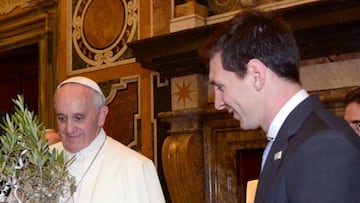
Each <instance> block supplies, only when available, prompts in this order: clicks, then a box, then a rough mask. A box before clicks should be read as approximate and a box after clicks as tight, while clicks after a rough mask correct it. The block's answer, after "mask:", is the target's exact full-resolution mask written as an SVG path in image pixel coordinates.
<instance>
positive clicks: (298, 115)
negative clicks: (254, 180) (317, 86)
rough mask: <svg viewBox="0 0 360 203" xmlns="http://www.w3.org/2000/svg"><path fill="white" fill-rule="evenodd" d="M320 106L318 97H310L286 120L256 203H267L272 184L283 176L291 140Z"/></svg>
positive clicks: (274, 145) (270, 154)
mask: <svg viewBox="0 0 360 203" xmlns="http://www.w3.org/2000/svg"><path fill="white" fill-rule="evenodd" d="M318 104H319V105H320V106H321V103H320V100H319V99H318V97H317V96H310V97H308V98H307V99H305V100H304V101H303V102H302V103H300V105H298V106H297V107H296V108H295V109H294V110H293V111H292V112H291V113H290V114H289V115H288V117H287V118H286V119H285V121H284V123H283V125H282V127H281V128H280V130H279V132H278V135H277V136H276V139H275V141H274V143H273V146H272V147H271V150H270V152H269V154H268V158H267V160H266V162H265V165H264V168H263V172H262V173H261V174H260V177H259V184H258V187H257V190H256V197H255V202H256V203H264V202H266V201H265V200H266V197H267V196H268V194H269V192H271V191H270V189H271V188H272V184H273V183H274V182H275V180H276V178H277V176H279V175H280V176H281V175H282V174H278V173H279V171H280V168H281V167H282V166H283V163H284V160H285V157H286V155H287V150H288V145H289V141H290V139H292V137H294V136H296V134H297V132H298V131H299V129H300V127H301V125H302V124H303V122H304V121H305V119H306V118H307V116H308V115H309V114H310V113H311V112H312V111H313V109H314V108H315V107H318Z"/></svg>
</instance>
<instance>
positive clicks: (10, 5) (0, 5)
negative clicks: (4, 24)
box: [0, 0, 34, 16]
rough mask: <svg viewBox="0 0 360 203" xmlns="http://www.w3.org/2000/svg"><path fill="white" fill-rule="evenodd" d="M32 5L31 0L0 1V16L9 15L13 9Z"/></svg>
mask: <svg viewBox="0 0 360 203" xmlns="http://www.w3.org/2000/svg"><path fill="white" fill-rule="evenodd" d="M33 4H34V3H31V0H1V1H0V16H1V15H6V14H8V13H11V12H12V11H13V10H14V9H15V8H17V7H20V8H27V7H31V6H32V5H33Z"/></svg>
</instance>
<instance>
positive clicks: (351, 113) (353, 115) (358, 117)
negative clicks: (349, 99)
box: [344, 102, 360, 136]
mask: <svg viewBox="0 0 360 203" xmlns="http://www.w3.org/2000/svg"><path fill="white" fill-rule="evenodd" d="M344 119H345V120H346V121H347V122H348V123H349V124H350V126H351V127H352V128H353V129H354V130H355V132H356V133H357V134H358V135H359V136H360V104H358V103H356V102H353V103H350V104H349V105H347V106H346V108H345V113H344Z"/></svg>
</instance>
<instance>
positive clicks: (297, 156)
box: [202, 11, 360, 203]
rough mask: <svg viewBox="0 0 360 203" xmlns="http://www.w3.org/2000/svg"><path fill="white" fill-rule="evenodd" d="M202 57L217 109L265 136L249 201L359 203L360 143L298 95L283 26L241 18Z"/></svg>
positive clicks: (313, 101) (257, 16) (311, 99)
mask: <svg viewBox="0 0 360 203" xmlns="http://www.w3.org/2000/svg"><path fill="white" fill-rule="evenodd" d="M202 51H203V52H202V54H205V57H207V58H208V59H209V81H210V83H211V84H213V85H214V91H215V93H214V96H215V101H214V105H215V108H216V109H218V110H222V109H226V110H227V111H228V112H229V113H232V114H233V117H234V118H235V119H237V120H238V121H239V122H240V126H241V128H242V129H245V130H247V129H256V128H258V127H260V128H261V129H262V130H264V131H265V132H266V133H267V138H268V140H269V143H268V145H267V147H266V148H265V151H264V155H263V164H262V170H261V172H260V177H259V183H258V187H257V191H256V196H255V203H287V202H291V203H342V202H346V203H351V202H354V203H355V202H360V139H358V137H357V135H356V134H355V133H354V131H353V130H352V129H351V128H350V127H349V125H348V124H347V123H346V122H345V121H344V120H343V119H341V118H339V117H338V116H336V115H334V114H333V113H331V112H329V111H328V110H327V109H326V108H325V107H324V106H323V105H322V104H321V102H320V100H319V98H318V96H316V95H312V96H310V95H309V94H308V93H307V91H306V90H304V89H303V87H302V85H301V82H300V78H299V63H300V57H299V51H298V47H297V45H296V42H295V39H294V37H293V35H292V33H291V31H290V28H289V26H288V25H287V23H286V22H285V21H283V20H282V19H281V18H278V17H276V16H271V15H270V14H265V13H260V12H256V11H247V12H240V13H239V14H238V15H237V16H235V17H234V18H233V19H231V20H229V21H228V22H225V23H224V24H223V25H222V26H220V28H219V29H218V30H217V31H216V32H215V33H214V34H213V35H212V36H211V37H210V38H209V40H208V43H207V45H206V46H205V48H204V49H203V50H202ZM334 77H335V76H334Z"/></svg>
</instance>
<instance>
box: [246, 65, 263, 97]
mask: <svg viewBox="0 0 360 203" xmlns="http://www.w3.org/2000/svg"><path fill="white" fill-rule="evenodd" d="M247 67H248V74H249V76H250V77H251V78H250V79H251V81H252V82H253V86H254V87H255V89H256V90H258V91H259V90H261V89H262V88H263V87H264V84H265V80H266V68H267V67H266V66H265V64H263V62H261V61H260V60H259V59H251V60H250V61H249V62H248V64H247Z"/></svg>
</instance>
